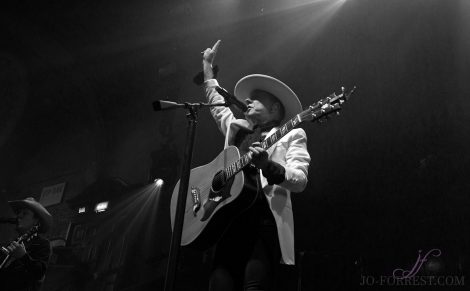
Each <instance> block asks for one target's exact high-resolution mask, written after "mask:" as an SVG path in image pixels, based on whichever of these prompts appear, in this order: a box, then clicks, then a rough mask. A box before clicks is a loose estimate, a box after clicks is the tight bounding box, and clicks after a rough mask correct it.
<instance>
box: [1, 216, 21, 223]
mask: <svg viewBox="0 0 470 291" xmlns="http://www.w3.org/2000/svg"><path fill="white" fill-rule="evenodd" d="M0 223H9V224H17V223H18V218H10V217H0Z"/></svg>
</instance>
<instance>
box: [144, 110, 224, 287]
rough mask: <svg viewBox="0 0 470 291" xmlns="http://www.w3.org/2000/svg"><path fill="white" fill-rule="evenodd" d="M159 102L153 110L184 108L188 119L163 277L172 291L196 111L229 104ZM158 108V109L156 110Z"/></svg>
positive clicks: (195, 123)
mask: <svg viewBox="0 0 470 291" xmlns="http://www.w3.org/2000/svg"><path fill="white" fill-rule="evenodd" d="M159 104H160V101H155V102H153V107H154V110H156V111H158V110H169V109H176V108H183V107H184V108H185V109H187V110H188V113H187V114H186V117H187V118H188V127H187V129H188V130H187V134H186V145H185V149H184V163H183V168H182V170H181V180H180V181H181V182H180V188H179V192H178V200H177V204H176V213H175V220H174V221H175V223H174V226H173V232H172V235H171V243H170V254H169V258H168V264H167V269H166V275H165V289H164V290H165V291H172V290H174V287H175V281H176V269H177V265H178V260H179V255H180V245H181V236H182V232H183V224H184V212H185V208H186V195H187V193H188V186H189V176H190V172H191V160H192V156H193V148H194V140H195V137H196V126H197V118H198V110H199V109H200V108H202V107H213V106H230V104H229V103H213V104H209V103H188V102H185V103H182V104H178V103H175V104H174V106H172V107H167V108H165V109H161V107H160V106H158V105H159ZM157 108H160V109H157Z"/></svg>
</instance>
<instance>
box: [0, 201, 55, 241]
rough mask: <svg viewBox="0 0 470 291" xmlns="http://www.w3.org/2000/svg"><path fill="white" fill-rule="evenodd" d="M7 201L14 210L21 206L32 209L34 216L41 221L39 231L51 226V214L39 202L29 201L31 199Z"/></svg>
mask: <svg viewBox="0 0 470 291" xmlns="http://www.w3.org/2000/svg"><path fill="white" fill-rule="evenodd" d="M8 203H9V204H10V207H11V208H12V209H13V211H15V212H17V211H18V210H20V209H22V208H27V209H30V210H31V211H33V212H34V213H35V214H36V216H37V217H38V218H39V220H40V221H41V226H40V227H39V232H41V233H45V232H47V231H48V230H49V229H50V228H51V226H52V215H51V214H50V213H49V211H47V209H46V208H44V206H42V205H41V204H40V203H39V202H37V201H31V200H14V201H8Z"/></svg>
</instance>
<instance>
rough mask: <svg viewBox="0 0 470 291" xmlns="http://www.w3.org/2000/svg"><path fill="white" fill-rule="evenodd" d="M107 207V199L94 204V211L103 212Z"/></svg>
mask: <svg viewBox="0 0 470 291" xmlns="http://www.w3.org/2000/svg"><path fill="white" fill-rule="evenodd" d="M106 209H108V201H104V202H100V203H98V204H96V206H95V212H103V211H106Z"/></svg>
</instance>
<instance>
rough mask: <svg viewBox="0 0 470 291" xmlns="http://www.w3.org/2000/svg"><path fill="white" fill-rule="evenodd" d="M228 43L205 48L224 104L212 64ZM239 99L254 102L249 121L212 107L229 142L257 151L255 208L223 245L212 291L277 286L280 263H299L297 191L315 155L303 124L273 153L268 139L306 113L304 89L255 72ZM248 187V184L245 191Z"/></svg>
mask: <svg viewBox="0 0 470 291" xmlns="http://www.w3.org/2000/svg"><path fill="white" fill-rule="evenodd" d="M219 45H220V40H219V41H217V42H216V43H215V45H214V46H213V47H212V48H207V49H206V50H205V51H204V52H203V60H202V65H203V73H204V88H205V94H206V97H207V100H208V101H209V102H210V103H220V102H223V101H224V99H223V97H222V96H221V95H220V94H219V93H217V90H216V87H217V86H218V82H217V80H215V79H214V75H213V70H212V65H213V63H214V58H215V55H216V53H217V50H218V47H219ZM235 96H236V97H237V98H238V99H239V100H240V101H242V102H245V103H246V104H247V107H248V109H247V111H246V112H245V113H244V115H245V119H237V118H235V117H234V114H233V113H232V111H231V110H230V109H229V108H227V107H223V106H217V107H212V108H211V114H212V116H213V117H214V119H215V121H216V123H217V125H218V128H219V129H220V131H221V132H222V133H223V134H224V135H225V145H224V147H228V146H233V145H234V146H236V147H238V149H239V151H240V153H241V154H245V153H247V152H251V155H252V166H249V167H245V169H244V170H243V171H244V174H245V180H246V183H245V184H246V187H245V188H246V189H247V190H243V191H248V190H249V189H251V190H254V191H253V192H254V193H255V194H256V198H255V199H254V202H253V204H252V206H251V207H250V208H249V209H248V210H246V211H244V212H243V213H242V214H241V215H239V216H238V217H236V219H235V220H234V221H233V222H232V223H231V224H230V226H229V228H228V229H227V230H226V231H225V233H224V234H223V236H222V238H221V239H220V240H219V241H218V242H217V245H216V248H215V255H214V262H213V270H212V273H211V277H210V282H209V290H224V291H227V290H235V289H239V288H240V287H241V286H243V287H244V290H270V289H272V288H273V286H274V283H275V278H276V276H275V270H276V269H277V268H276V266H277V265H278V264H279V263H280V262H282V263H284V264H289V265H293V264H295V255H294V220H293V213H292V203H291V199H290V195H291V192H302V191H303V190H304V189H305V186H306V184H307V175H308V167H309V162H310V155H309V153H308V152H307V137H306V134H305V131H304V130H303V129H301V128H296V129H293V130H292V131H290V132H289V133H287V134H286V135H285V136H284V137H282V139H280V140H279V142H277V144H276V145H275V146H273V147H271V148H270V149H268V150H265V149H263V148H262V147H261V144H260V141H262V140H263V139H265V138H267V137H269V136H270V134H272V133H273V132H275V131H276V130H277V129H278V127H279V125H281V124H282V123H283V121H285V120H288V119H290V118H292V117H294V116H295V115H296V114H298V113H300V112H301V111H302V105H301V103H300V101H299V99H298V98H297V96H296V94H295V93H294V92H293V91H292V90H291V89H290V88H289V87H288V86H287V85H285V84H284V83H282V82H281V81H279V80H277V79H275V78H272V77H270V76H266V75H259V74H255V75H249V76H246V77H244V78H242V79H241V80H240V81H238V83H237V84H236V86H235ZM245 188H244V189H245Z"/></svg>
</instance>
